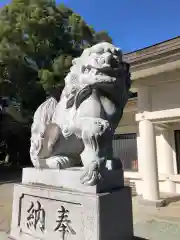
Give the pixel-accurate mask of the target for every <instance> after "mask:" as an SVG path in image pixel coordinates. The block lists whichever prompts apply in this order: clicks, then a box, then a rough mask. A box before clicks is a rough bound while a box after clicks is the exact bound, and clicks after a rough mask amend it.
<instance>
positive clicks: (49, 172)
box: [22, 167, 124, 193]
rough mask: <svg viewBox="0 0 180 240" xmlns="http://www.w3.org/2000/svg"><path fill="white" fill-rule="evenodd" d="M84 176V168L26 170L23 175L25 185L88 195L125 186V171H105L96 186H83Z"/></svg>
mask: <svg viewBox="0 0 180 240" xmlns="http://www.w3.org/2000/svg"><path fill="white" fill-rule="evenodd" d="M82 175H83V168H82V167H73V168H67V169H60V170H59V169H35V168H24V169H23V175H22V183H23V184H33V185H34V184H35V185H36V184H38V185H47V186H53V187H60V188H64V189H68V190H70V191H71V190H72V191H79V192H84V193H85V192H87V193H102V192H104V191H109V190H111V189H114V188H120V187H123V186H124V174H123V171H122V170H120V169H118V170H112V171H109V170H103V171H102V172H101V175H102V181H100V182H99V183H98V184H97V185H95V186H85V185H83V184H81V182H80V178H81V176H82Z"/></svg>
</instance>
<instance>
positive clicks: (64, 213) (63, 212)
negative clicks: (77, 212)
mask: <svg viewBox="0 0 180 240" xmlns="http://www.w3.org/2000/svg"><path fill="white" fill-rule="evenodd" d="M56 223H57V226H56V227H55V229H54V231H59V232H62V239H64V238H65V234H66V233H71V234H73V235H74V234H76V232H75V231H74V230H73V228H72V227H71V226H70V224H71V220H69V210H67V209H66V208H65V207H63V206H61V209H60V210H58V219H57V220H56Z"/></svg>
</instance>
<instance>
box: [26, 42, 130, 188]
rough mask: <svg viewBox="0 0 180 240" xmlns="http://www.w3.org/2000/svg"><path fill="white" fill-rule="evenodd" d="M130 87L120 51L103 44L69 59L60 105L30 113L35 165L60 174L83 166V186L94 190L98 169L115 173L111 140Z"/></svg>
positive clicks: (51, 100) (47, 105) (53, 102)
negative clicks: (68, 69)
mask: <svg viewBox="0 0 180 240" xmlns="http://www.w3.org/2000/svg"><path fill="white" fill-rule="evenodd" d="M130 85H131V80H130V73H129V65H128V64H127V63H125V62H124V61H123V60H122V53H121V51H120V50H119V49H117V48H116V47H114V46H113V45H112V44H110V43H106V42H104V43H99V44H97V45H95V46H93V47H91V48H87V49H85V50H84V52H83V53H82V55H81V56H80V57H79V58H76V59H74V60H73V64H72V67H71V69H70V72H69V74H68V75H67V77H66V78H65V87H64V89H63V92H62V94H61V97H60V101H59V102H57V100H55V98H49V99H48V100H47V101H45V102H44V103H43V104H41V105H40V106H39V108H38V109H37V110H36V112H35V114H34V122H33V124H32V130H31V131H32V136H31V148H30V155H31V160H32V162H33V165H34V166H35V167H37V168H59V169H63V168H68V167H72V166H75V165H77V164H80V163H81V162H82V164H83V167H84V174H83V175H82V177H81V183H82V184H86V185H95V184H96V183H97V181H98V180H99V179H100V178H101V171H102V169H108V171H110V170H111V169H112V168H113V161H114V159H113V150H112V139H113V135H114V131H115V129H116V127H117V126H118V124H119V121H120V119H121V117H122V114H123V109H124V106H125V104H126V102H127V100H128V92H129V88H130ZM107 162H108V164H107ZM109 162H110V163H111V164H109Z"/></svg>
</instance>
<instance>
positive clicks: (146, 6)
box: [0, 0, 180, 52]
mask: <svg viewBox="0 0 180 240" xmlns="http://www.w3.org/2000/svg"><path fill="white" fill-rule="evenodd" d="M37 1H38V0H37ZM6 2H7V0H6V1H5V0H4V1H3V0H0V5H3V4H4V3H6ZM57 2H58V3H60V2H61V3H62V2H63V3H64V4H65V5H67V6H68V7H70V8H72V9H73V10H74V11H75V12H77V13H79V14H80V15H81V16H83V18H84V19H85V21H86V22H87V23H88V24H89V25H92V26H93V27H94V28H95V29H96V30H106V31H107V32H108V33H109V34H110V36H111V37H112V38H113V42H114V44H115V45H117V46H118V47H120V48H122V49H123V50H124V51H128V52H129V51H134V50H137V49H140V48H143V47H146V46H149V45H152V44H155V43H157V42H161V41H164V40H167V39H170V38H173V37H176V36H178V35H180V0H171V1H170V0H111V1H109V0H64V1H59V0H57Z"/></svg>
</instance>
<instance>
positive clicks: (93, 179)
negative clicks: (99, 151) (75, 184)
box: [80, 162, 102, 186]
mask: <svg viewBox="0 0 180 240" xmlns="http://www.w3.org/2000/svg"><path fill="white" fill-rule="evenodd" d="M101 180H102V177H101V174H100V171H99V167H98V163H97V162H92V163H91V164H90V165H89V166H88V167H87V168H86V172H85V173H84V174H83V175H82V176H81V179H80V181H81V183H82V184H84V185H86V186H94V185H96V184H97V183H98V182H99V181H101Z"/></svg>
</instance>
